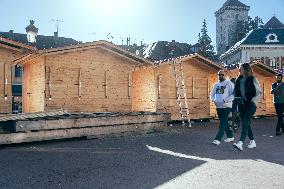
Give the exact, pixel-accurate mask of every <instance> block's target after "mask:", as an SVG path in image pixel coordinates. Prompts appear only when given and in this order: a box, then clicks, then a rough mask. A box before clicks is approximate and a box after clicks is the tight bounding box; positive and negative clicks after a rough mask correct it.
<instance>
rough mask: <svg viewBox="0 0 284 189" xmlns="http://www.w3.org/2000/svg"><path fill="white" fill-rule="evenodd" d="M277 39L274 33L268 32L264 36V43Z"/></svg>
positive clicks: (275, 41)
mask: <svg viewBox="0 0 284 189" xmlns="http://www.w3.org/2000/svg"><path fill="white" fill-rule="evenodd" d="M277 42H279V40H278V39H277V35H276V34H275V33H270V34H268V35H267V36H266V41H265V43H277Z"/></svg>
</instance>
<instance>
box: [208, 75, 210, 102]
mask: <svg viewBox="0 0 284 189" xmlns="http://www.w3.org/2000/svg"><path fill="white" fill-rule="evenodd" d="M207 98H208V99H209V98H210V76H209V77H208V78H207Z"/></svg>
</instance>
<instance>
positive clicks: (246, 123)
mask: <svg viewBox="0 0 284 189" xmlns="http://www.w3.org/2000/svg"><path fill="white" fill-rule="evenodd" d="M239 72H240V74H239V77H238V78H237V80H236V85H235V97H241V98H242V99H243V104H242V105H240V107H239V110H240V114H241V120H242V133H241V138H240V140H239V142H238V143H234V144H233V146H234V147H235V148H236V149H238V150H240V151H242V150H243V143H244V141H245V139H246V137H247V135H248V137H249V139H250V143H249V145H248V146H247V147H248V148H255V147H256V143H255V140H254V136H253V133H252V129H251V126H250V123H251V120H252V118H253V115H254V113H255V112H256V107H257V103H258V100H259V96H260V95H261V91H260V87H259V82H258V80H257V79H256V78H255V77H254V76H253V71H252V69H251V67H250V65H249V64H248V63H244V64H241V66H240V68H239Z"/></svg>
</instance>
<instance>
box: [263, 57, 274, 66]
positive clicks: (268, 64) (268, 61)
mask: <svg viewBox="0 0 284 189" xmlns="http://www.w3.org/2000/svg"><path fill="white" fill-rule="evenodd" d="M264 60H265V64H266V65H267V66H270V67H272V65H270V59H269V58H268V57H265V58H264Z"/></svg>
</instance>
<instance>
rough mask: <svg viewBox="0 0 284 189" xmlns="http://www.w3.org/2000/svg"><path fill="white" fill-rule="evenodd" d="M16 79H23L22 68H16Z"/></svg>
mask: <svg viewBox="0 0 284 189" xmlns="http://www.w3.org/2000/svg"><path fill="white" fill-rule="evenodd" d="M15 77H22V67H20V66H15Z"/></svg>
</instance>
